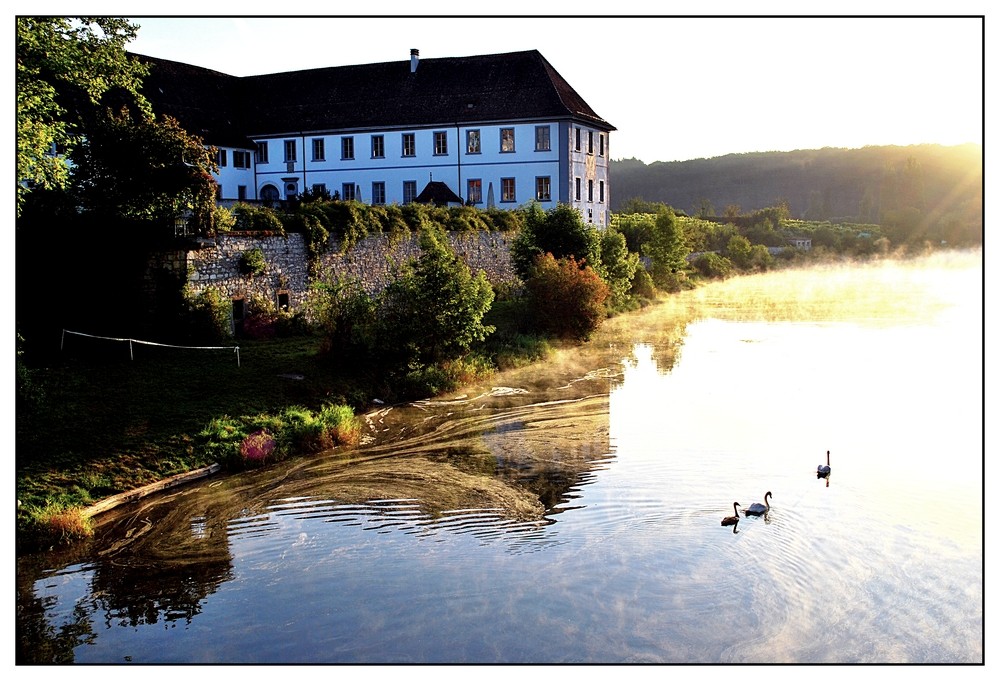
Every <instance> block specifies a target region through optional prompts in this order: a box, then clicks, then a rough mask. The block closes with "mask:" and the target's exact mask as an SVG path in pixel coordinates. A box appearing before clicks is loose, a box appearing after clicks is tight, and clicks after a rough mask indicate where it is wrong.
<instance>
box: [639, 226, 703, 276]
mask: <svg viewBox="0 0 1000 681" xmlns="http://www.w3.org/2000/svg"><path fill="white" fill-rule="evenodd" d="M690 252H691V250H690V248H689V247H688V245H687V240H686V239H685V237H684V230H683V229H682V228H681V226H680V224H679V222H678V221H677V219H676V218H675V217H674V215H673V213H671V212H669V211H663V212H661V213H660V214H658V215H657V216H656V221H655V222H654V223H653V229H652V232H651V234H650V239H649V241H647V242H646V243H645V244H644V245H643V255H645V256H647V257H649V259H650V260H651V261H652V264H651V267H650V270H651V272H650V273H651V274H652V276H653V281H654V282H656V283H657V285H660V284H662V283H664V282H667V281H670V280H672V279H673V278H674V277H673V275H676V274H677V273H678V272H680V271H681V270H683V269H684V267H685V266H686V265H687V256H688V254H689V253H690Z"/></svg>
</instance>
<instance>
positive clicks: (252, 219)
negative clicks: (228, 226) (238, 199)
mask: <svg viewBox="0 0 1000 681" xmlns="http://www.w3.org/2000/svg"><path fill="white" fill-rule="evenodd" d="M231 211H232V213H233V216H235V218H236V225H235V228H236V229H238V230H240V231H244V232H270V233H274V234H284V233H285V227H284V225H283V224H282V223H281V220H279V219H278V216H277V215H276V214H275V212H274V211H273V210H272V209H270V208H267V207H265V206H254V205H251V204H249V203H237V204H234V205H233V207H232V209H231Z"/></svg>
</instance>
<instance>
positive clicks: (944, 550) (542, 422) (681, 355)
mask: <svg viewBox="0 0 1000 681" xmlns="http://www.w3.org/2000/svg"><path fill="white" fill-rule="evenodd" d="M982 277H983V274H982V258H981V253H980V252H975V253H959V254H956V253H948V254H937V255H934V256H930V257H928V258H926V259H923V260H919V261H909V262H898V263H877V264H869V265H858V266H844V267H831V268H829V269H826V270H819V269H814V270H810V271H808V272H798V271H788V272H775V273H769V274H766V275H759V276H755V277H745V278H739V279H733V280H730V281H728V282H723V283H719V284H714V285H711V286H705V287H702V288H700V289H698V290H696V291H690V292H685V293H682V294H679V295H676V296H672V297H670V299H669V300H667V301H666V302H663V303H661V304H658V305H655V306H652V307H650V308H648V309H646V310H644V311H642V312H639V313H635V314H631V315H626V316H623V317H618V318H615V319H612V320H609V321H608V322H607V323H606V324H605V325H604V327H602V329H601V330H600V331H599V332H598V333H597V334H595V336H594V337H593V338H592V340H591V341H590V342H589V343H588V344H587V345H586V346H585V347H583V348H577V349H572V350H566V351H561V352H559V353H558V354H557V356H556V357H554V358H553V360H552V361H551V362H547V363H546V364H545V365H544V366H534V367H529V368H527V369H523V370H519V371H514V372H509V373H506V374H503V375H501V376H499V377H497V379H496V381H495V382H494V383H492V384H490V385H482V386H475V387H470V388H469V389H467V390H464V391H463V392H462V394H457V395H448V396H445V397H442V398H440V399H434V400H427V401H423V402H418V403H413V404H408V405H395V406H383V407H381V408H379V409H377V410H375V411H373V412H371V413H369V414H368V415H367V417H366V418H367V434H366V438H365V441H364V443H363V445H362V446H360V447H358V448H356V449H354V450H350V451H346V450H345V451H341V450H334V451H330V452H325V453H323V454H321V455H319V456H315V457H311V458H308V459H300V460H297V461H289V462H285V463H283V464H281V465H279V466H276V467H273V468H269V469H267V470H265V471H257V472H252V473H247V474H241V475H234V476H226V477H220V478H214V479H213V478H210V479H206V480H203V481H200V482H198V483H194V484H192V485H190V486H187V487H184V488H181V489H176V490H172V491H171V492H170V493H165V494H163V495H160V496H157V497H155V498H152V499H147V500H144V501H142V502H139V503H136V504H133V505H131V506H128V507H125V508H122V509H119V510H116V511H112V512H109V513H107V514H105V515H103V516H101V517H100V521H101V522H100V526H99V528H98V534H97V536H96V537H95V539H94V540H93V541H91V542H88V543H86V544H83V545H80V546H77V547H74V548H73V549H69V550H65V551H61V552H54V553H51V554H45V555H43V556H28V557H23V558H21V559H19V560H18V563H17V640H18V643H17V649H18V656H19V660H20V661H23V662H77V663H140V664H142V663H230V662H233V663H316V662H318V663H452V662H456V663H605V662H607V663H714V664H726V663H758V662H760V663H981V662H982V661H983V654H984V651H983V641H984V639H983V586H984V579H983V569H984V555H983V547H984V535H983V492H984V487H983V460H984V456H983V454H984V451H983V387H984V381H983V345H982V344H983V299H982V281H983V279H982ZM827 451H829V452H830V463H831V465H832V473H831V474H830V476H829V477H828V478H826V479H823V478H818V477H817V475H816V467H817V465H819V464H822V463H825V462H826V453H827ZM766 492H771V496H770V498H769V499H768V502H769V504H770V509H769V510H768V512H767V513H766V515H765V516H762V517H744V516H743V515H742V514H741V515H740V521H739V523H738V524H737V525H736V526H735V527H730V526H722V525H721V520H722V518H723V517H724V516H728V515H732V513H733V502H739V504H740V506H741V509H745V508H746V507H747V506H749V505H750V504H751V503H753V502H761V503H763V502H764V495H765V493H766Z"/></svg>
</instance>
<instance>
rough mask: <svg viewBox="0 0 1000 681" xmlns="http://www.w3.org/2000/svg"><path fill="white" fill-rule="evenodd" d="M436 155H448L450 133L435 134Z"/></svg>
mask: <svg viewBox="0 0 1000 681" xmlns="http://www.w3.org/2000/svg"><path fill="white" fill-rule="evenodd" d="M434 155H435V156H447V155H448V133H446V132H435V133H434Z"/></svg>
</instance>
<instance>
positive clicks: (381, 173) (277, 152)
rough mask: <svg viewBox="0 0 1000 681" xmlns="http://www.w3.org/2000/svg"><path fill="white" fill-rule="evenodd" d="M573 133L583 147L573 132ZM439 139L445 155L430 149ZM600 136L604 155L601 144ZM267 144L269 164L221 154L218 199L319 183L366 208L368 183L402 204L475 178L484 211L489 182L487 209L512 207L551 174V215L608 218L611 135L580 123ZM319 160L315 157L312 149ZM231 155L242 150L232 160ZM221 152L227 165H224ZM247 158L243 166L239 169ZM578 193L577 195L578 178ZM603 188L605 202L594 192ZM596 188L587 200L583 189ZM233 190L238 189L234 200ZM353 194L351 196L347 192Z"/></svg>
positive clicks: (465, 190) (464, 193)
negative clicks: (377, 148)
mask: <svg viewBox="0 0 1000 681" xmlns="http://www.w3.org/2000/svg"><path fill="white" fill-rule="evenodd" d="M539 127H542V128H546V127H547V128H548V131H549V132H548V136H549V145H548V148H538V149H536V128H539ZM505 129H512V130H513V134H514V146H513V151H508V150H504V149H503V148H502V144H501V131H502V130H505ZM577 130H579V131H580V140H581V145H580V148H579V149H577V148H576V134H577V132H576V131H577ZM470 131H478V132H479V150H478V152H472V153H470V151H469V149H468V148H467V144H468V135H469V132H470ZM379 136H380V137H381V139H382V143H381V144H382V149H383V151H384V153H383V155H382V156H379V157H375V156H373V143H372V139H373V137H379ZM404 136H407V137H412V140H413V142H414V152H415V153H414V154H413V155H412V156H408V155H404V154H403V144H404ZM440 138H443V139H444V141H445V144H446V150H444V153H439V152H440V151H441V149H440V148H438V149H436V144H437V142H438V140H439V139H440ZM345 139H349V140H350V142H349V143H348V144H349V145H350V148H348V151H353V157H346V156H345V155H344V153H343V152H344V150H345V148H344V140H345ZM602 140H603V154H602V153H601V141H602ZM256 141H257V142H258V143H266V145H267V162H266V163H263V162H261V161H260V159H259V158H258V157H257V155H256V154H255V152H254V151H253V150H250V149H234V148H225V147H222V148H220V168H219V173H218V174H217V175H216V180H217V181H218V182H219V183H220V185H221V195H220V198H221V199H223V200H238V199H240V198H246V199H248V200H254V199H263V198H265V195H264V193H263V190H264V187H265V186H267V185H270V186H272V187H274V188H275V189H276V190H277V193H278V198H279V199H287V198H289V197H290V196H291V195H293V194H297V193H301V192H302V191H303V190H304V189H307V188H308V189H310V190H312V189H314V188H315V187H316V185H323V186H324V187H325V188H326V190H327V191H328V192H329V193H330V194H331V195H333V194H337V195H339V196H340V198H345V197H346V196H348V195H349V194H345V187H344V185H345V184H346V185H353V186H354V187H355V191H356V192H357V193H356V195H355V198H356V199H358V200H361V201H363V202H365V203H369V204H370V203H372V199H373V196H372V195H373V183H384V188H385V197H384V200H385V203H387V204H391V203H399V204H402V203H405V198H407V197H404V186H405V185H404V183H407V182H412V183H413V184H412V185H411V187H413V188H414V191H415V192H416V193H417V194H419V193H420V192H421V191H422V190H423V189H424V187H425V186H426V185H427V183H428V182H430V181H431V180H434V181H438V182H444V183H446V184H447V185H448V186H449V187H450V188H451V189H452V191H454V192H455V193H456V194H457V195H458V196H460V197H461V198H462V200H463V201H467V200H468V199H469V180H479V181H480V183H481V184H480V186H481V200H480V201H479V202H476V203H475V204H474V205H477V206H479V207H481V208H485V207H487V204H488V201H489V189H490V186H491V185H492V188H493V200H494V205H496V206H497V207H499V208H515V207H517V206H520V205H524V204H526V203H528V202H530V201H532V200H535V199H536V198H537V197H536V189H537V186H538V179H539V178H548V183H549V187H550V190H549V191H550V193H549V196H548V199H547V200H542V201H540V204H541V206H542V208H544V209H549V208H552V207H554V206H555V205H556V204H557V203H559V202H563V203H569V204H571V205H573V206H574V207H575V208H577V209H578V210H579V211H580V213H581V215H582V216H583V218H584V221H585V222H591V223H593V224H596V225H599V226H604V225H607V224H608V222H609V221H610V213H609V211H608V205H609V203H610V193H609V192H610V182H609V176H608V166H609V135H608V133H607V132H605V131H601V130H597V129H595V128H588V127H586V126H579V125H577V124H575V123H567V122H566V121H562V122H560V121H555V120H551V121H531V122H519V123H509V124H508V123H499V124H498V123H492V124H488V125H486V124H483V125H459V126H455V125H452V126H435V127H427V128H412V129H392V130H359V131H349V132H338V133H328V134H300V135H296V136H282V137H269V138H259V139H258V140H256ZM286 142H289V143H290V144H291V146H292V147H293V148H294V150H295V158H294V160H293V161H286V158H285V144H286ZM316 144H319V145H320V146H321V148H322V149H321V150H322V155H321V156H318V155H316V154H314V150H315V145H316ZM235 153H239V154H240V159H239V161H237V159H236V156H235V155H234V154H235ZM222 155H224V156H225V165H222V164H221V160H222V158H221V157H222ZM245 155H248V156H249V162H248V163H246V165H249V166H250V167H248V168H242V167H237V165H238V163H239V162H242V161H245V160H246V156H245ZM577 178H579V179H580V183H581V193H580V197H579V199H577V196H576V179H577ZM505 180H507V181H508V186H509V181H513V188H514V196H513V200H505V198H506V197H504V195H503V189H504V185H505ZM602 182H603V186H604V195H603V200H602V197H601V194H600V187H601V183H602ZM590 186H593V194H592V196H591V194H590V192H589V191H588V189H589V187H590ZM240 187H244V188H245V195H244V196H241V194H240ZM348 191H350V190H348Z"/></svg>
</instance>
